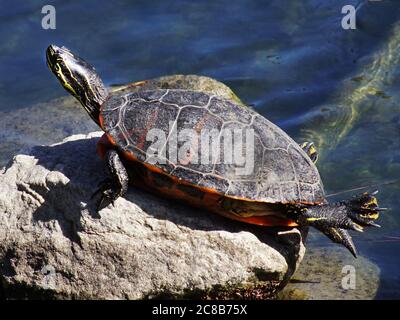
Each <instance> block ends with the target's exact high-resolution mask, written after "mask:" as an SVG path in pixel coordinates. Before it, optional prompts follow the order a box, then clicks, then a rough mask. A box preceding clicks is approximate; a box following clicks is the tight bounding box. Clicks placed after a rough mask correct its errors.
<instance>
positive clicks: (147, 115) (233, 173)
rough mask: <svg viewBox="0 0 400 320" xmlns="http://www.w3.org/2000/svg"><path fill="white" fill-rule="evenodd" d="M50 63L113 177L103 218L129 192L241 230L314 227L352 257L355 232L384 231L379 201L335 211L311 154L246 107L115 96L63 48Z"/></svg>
mask: <svg viewBox="0 0 400 320" xmlns="http://www.w3.org/2000/svg"><path fill="white" fill-rule="evenodd" d="M46 61H47V65H48V67H49V69H50V70H51V71H52V72H53V74H54V75H55V76H56V77H57V78H58V80H59V81H60V83H61V85H62V86H63V87H64V88H65V89H66V90H67V91H68V92H69V93H70V94H72V95H73V96H74V97H75V98H76V99H77V100H78V101H79V102H80V103H81V104H82V106H83V108H84V109H85V110H86V111H87V113H88V114H89V116H90V117H91V119H92V120H93V121H94V122H95V123H96V124H97V125H98V126H99V127H100V128H101V129H102V130H103V131H104V134H103V136H102V137H101V138H100V139H99V141H98V143H97V153H98V154H99V155H100V157H101V158H102V159H103V160H104V162H105V164H106V168H107V171H108V175H107V177H106V178H105V179H104V180H103V181H102V182H101V183H100V184H99V186H98V189H97V190H95V192H94V193H93V196H92V197H94V196H99V200H98V202H97V210H102V209H103V208H105V207H108V206H110V205H114V203H115V201H116V200H117V199H118V198H119V197H122V196H124V195H125V194H126V192H127V190H128V185H129V184H132V185H135V186H138V187H140V188H143V189H145V190H147V191H149V192H152V193H154V194H157V195H160V196H163V197H166V198H169V199H173V200H179V201H182V202H184V203H186V204H189V205H191V206H195V207H199V208H203V209H206V210H208V211H211V212H214V213H217V214H220V215H222V216H225V217H227V218H230V219H233V220H237V221H241V222H245V223H250V224H255V225H260V226H265V227H287V228H293V227H314V228H316V229H317V230H319V231H321V232H322V233H323V234H325V235H326V236H327V237H328V238H330V239H331V240H332V241H333V242H336V243H339V244H342V245H343V246H345V247H346V248H347V249H348V250H349V251H350V252H351V253H352V254H353V255H354V256H355V257H356V256H357V253H356V248H355V245H354V243H353V241H352V238H351V235H350V234H349V230H355V231H360V232H361V231H363V230H364V228H365V227H370V226H373V227H380V226H379V225H378V224H376V223H375V220H376V219H377V218H378V217H379V213H380V211H382V210H383V208H380V207H379V206H378V201H377V198H376V197H375V195H376V192H372V193H369V192H364V193H362V194H359V195H356V196H353V197H352V198H350V199H347V200H343V201H339V202H336V203H330V202H329V201H328V200H327V197H326V195H325V191H324V186H323V183H322V180H321V177H320V174H319V172H318V169H317V167H316V165H315V161H316V152H315V148H314V146H313V144H312V143H305V144H302V145H299V144H297V143H296V142H295V141H294V140H293V139H292V138H291V137H290V136H289V135H288V134H287V133H285V132H284V131H283V130H282V129H281V128H279V127H278V126H277V125H275V124H274V123H272V122H270V121H269V120H268V119H266V118H265V117H264V116H262V115H261V114H259V113H257V112H256V111H255V110H253V109H252V108H248V107H246V106H245V105H244V104H243V103H239V102H235V101H234V100H232V99H227V98H226V97H223V96H220V95H218V94H215V93H210V92H205V91H195V90H190V89H187V88H186V89H185V88H181V89H171V88H169V89H165V88H160V87H156V88H153V89H151V88H149V89H145V90H136V89H135V90H130V89H129V87H128V88H125V89H124V90H122V91H121V93H120V94H118V93H114V94H112V95H110V94H109V93H108V91H107V89H106V87H105V86H104V84H103V82H102V80H101V78H100V76H99V75H98V74H97V72H96V70H95V69H94V67H93V66H91V65H90V64H89V63H88V62H86V61H85V60H84V59H82V58H80V57H79V56H78V55H76V54H74V53H73V52H72V51H70V50H68V49H67V48H65V47H57V46H56V45H50V46H49V47H48V48H47V50H46ZM204 141H205V143H204Z"/></svg>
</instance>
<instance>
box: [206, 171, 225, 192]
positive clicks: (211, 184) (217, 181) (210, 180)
mask: <svg viewBox="0 0 400 320" xmlns="http://www.w3.org/2000/svg"><path fill="white" fill-rule="evenodd" d="M199 185H200V186H201V187H204V188H207V189H212V190H215V191H217V192H219V193H221V194H225V193H226V192H227V191H228V188H229V182H228V180H226V179H224V178H222V177H219V176H215V175H211V174H206V175H204V178H203V179H202V180H201V181H200V183H199Z"/></svg>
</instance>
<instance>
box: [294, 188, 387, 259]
mask: <svg viewBox="0 0 400 320" xmlns="http://www.w3.org/2000/svg"><path fill="white" fill-rule="evenodd" d="M375 194H376V192H374V193H372V194H370V193H367V192H366V193H363V194H361V195H359V196H357V197H354V198H352V199H350V200H347V201H341V202H338V203H334V204H324V205H319V206H313V207H308V208H304V207H303V208H299V210H298V211H297V217H296V218H295V221H296V222H297V223H299V224H300V225H309V226H313V227H315V228H316V229H318V230H320V231H322V232H323V233H324V234H326V235H327V236H328V237H329V238H330V239H331V240H333V241H334V242H338V243H341V244H343V245H344V246H346V247H347V248H348V249H349V250H350V252H352V254H353V255H354V254H355V248H354V245H353V244H352V241H351V237H350V236H349V235H348V233H347V231H346V230H356V231H360V232H362V231H364V228H365V227H369V226H373V227H379V225H377V224H376V223H375V220H376V219H377V218H378V217H379V211H382V210H383V209H381V208H379V207H378V202H377V200H376V198H375V197H374V195H375ZM341 229H342V230H341Z"/></svg>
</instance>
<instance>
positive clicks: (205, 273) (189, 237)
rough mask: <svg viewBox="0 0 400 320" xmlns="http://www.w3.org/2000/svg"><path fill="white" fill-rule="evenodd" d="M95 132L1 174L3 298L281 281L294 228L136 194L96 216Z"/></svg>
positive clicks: (298, 251) (264, 292)
mask: <svg viewBox="0 0 400 320" xmlns="http://www.w3.org/2000/svg"><path fill="white" fill-rule="evenodd" d="M100 134H101V133H93V134H90V135H88V136H85V135H76V136H72V137H69V138H67V139H66V140H64V141H63V142H62V143H60V144H56V145H53V146H43V147H34V148H32V149H30V150H26V152H23V153H22V154H19V155H17V156H15V157H14V158H13V159H12V160H11V161H10V162H9V163H8V165H7V166H6V167H5V168H4V169H2V170H1V171H0V279H1V293H0V294H1V295H3V296H4V297H5V298H93V299H141V298H154V297H169V298H185V297H196V298H207V297H223V298H240V297H242V298H243V297H246V298H260V297H261V298H265V297H269V296H271V295H273V294H274V293H275V291H276V290H277V289H280V288H282V287H283V286H284V285H285V284H286V282H287V281H288V280H289V278H290V276H291V275H292V274H293V272H294V271H295V269H296V266H298V264H299V262H300V261H301V259H302V257H303V255H304V251H305V249H304V246H303V244H302V241H301V238H302V236H301V235H300V233H299V231H297V230H293V231H292V232H289V233H283V234H282V233H279V232H278V231H282V230H268V231H267V229H265V228H258V227H254V226H248V225H244V224H240V223H236V222H231V221H229V220H227V219H224V218H222V217H219V216H215V215H213V214H210V213H207V212H203V211H198V210H195V209H193V208H189V207H187V206H182V205H179V204H176V203H172V202H169V201H166V200H163V199H160V198H159V197H156V196H153V195H150V194H147V193H144V192H141V191H139V190H137V189H135V188H130V190H129V192H128V194H127V195H126V197H124V198H120V199H118V200H117V201H116V203H115V207H108V208H105V209H103V210H102V211H100V212H99V213H97V212H96V211H95V208H94V202H93V201H91V200H90V196H91V194H92V193H93V191H94V190H95V189H96V186H97V184H98V183H99V182H100V181H101V180H102V179H104V177H105V171H104V165H103V163H102V162H101V160H100V159H98V157H97V155H96V154H95V143H96V141H97V140H98V137H99V136H100ZM267 232H268V233H267ZM260 288H261V289H260ZM253 289H254V290H253Z"/></svg>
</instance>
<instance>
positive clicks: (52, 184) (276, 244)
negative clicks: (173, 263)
mask: <svg viewBox="0 0 400 320" xmlns="http://www.w3.org/2000/svg"><path fill="white" fill-rule="evenodd" d="M97 141H98V137H97V136H95V137H91V138H89V139H87V138H86V137H85V136H82V139H79V140H72V141H65V142H63V143H60V144H56V145H53V146H38V147H34V148H33V149H31V150H30V152H29V155H31V156H34V157H35V158H36V159H37V161H38V162H37V164H38V165H41V166H42V167H44V168H46V169H47V170H49V171H50V174H48V175H47V176H46V185H47V189H48V190H47V191H46V192H45V193H43V192H40V194H42V195H43V194H44V196H43V198H44V202H43V203H42V205H41V206H39V207H38V209H37V210H36V211H35V212H34V214H33V219H34V220H35V221H36V222H39V221H41V222H50V221H54V220H57V221H58V223H59V225H60V228H61V230H62V232H63V234H64V236H65V237H67V238H68V239H70V240H71V241H73V242H75V243H77V244H80V237H79V232H82V231H84V228H83V226H82V224H81V215H82V212H85V211H86V212H88V214H89V215H90V216H91V217H92V218H93V219H100V218H101V212H100V213H97V210H96V208H95V207H96V206H95V205H96V201H95V199H93V200H91V196H92V194H93V192H94V191H95V190H96V188H97V186H98V184H99V182H100V181H102V180H103V179H104V178H105V176H106V170H105V166H104V163H103V162H102V161H101V159H100V158H99V157H98V156H97V154H96V151H95V150H96V143H97ZM60 173H62V175H60ZM63 176H65V177H66V178H67V179H66V178H65V177H63ZM124 198H125V199H126V200H128V201H130V202H131V203H133V204H135V205H136V206H137V207H139V208H140V209H141V210H143V211H144V212H145V213H147V214H148V215H149V216H152V217H154V218H156V219H158V220H168V221H170V222H173V223H174V224H176V225H178V226H184V227H187V228H190V229H192V230H201V231H221V230H223V231H228V232H232V233H237V232H241V231H248V232H251V233H252V234H254V235H255V236H256V237H257V238H258V239H259V240H260V241H261V242H263V243H265V244H266V245H268V246H270V247H272V248H274V249H275V250H277V251H278V252H279V253H280V254H281V255H282V256H283V257H284V258H285V260H286V262H287V265H288V271H287V274H286V276H285V278H287V279H289V277H290V276H291V275H292V274H293V272H294V271H295V269H296V264H297V262H298V259H299V255H300V254H302V253H300V251H301V242H302V239H305V237H306V234H307V230H306V229H305V230H302V231H301V235H300V232H298V230H294V231H293V232H289V233H288V232H287V231H288V230H289V229H286V228H265V227H258V226H253V225H248V224H244V223H239V222H235V221H230V220H229V219H226V218H223V217H220V216H217V215H215V214H211V213H208V212H206V211H203V210H198V209H194V208H192V207H189V206H185V205H183V204H178V203H176V202H172V201H168V200H166V199H162V198H159V197H157V196H154V195H152V194H149V193H146V192H144V191H141V190H139V189H137V188H134V187H130V188H129V191H128V193H127V195H126V196H125V197H124ZM118 203H119V200H117V201H116V204H115V207H114V209H113V211H115V214H116V215H118ZM132 214H135V212H132ZM285 231H286V233H285ZM280 233H283V234H280ZM279 234H280V235H279ZM262 277H263V275H262V274H260V275H259V278H260V280H268V279H262Z"/></svg>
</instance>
